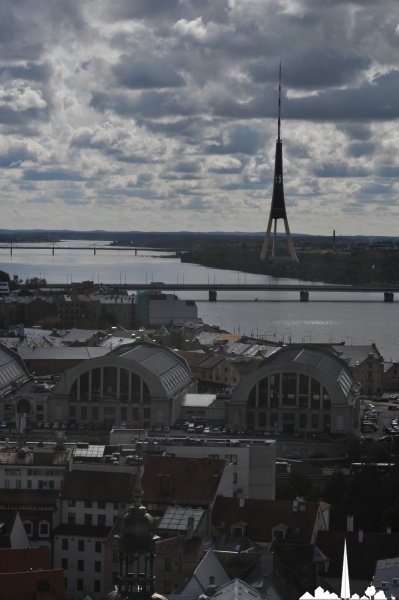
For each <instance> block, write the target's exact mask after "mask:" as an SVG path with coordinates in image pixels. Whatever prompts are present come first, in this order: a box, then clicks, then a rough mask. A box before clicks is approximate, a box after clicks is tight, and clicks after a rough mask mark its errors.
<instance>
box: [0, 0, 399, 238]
mask: <svg viewBox="0 0 399 600" xmlns="http://www.w3.org/2000/svg"><path fill="white" fill-rule="evenodd" d="M32 19H33V23H32ZM398 22H399V5H398V3H397V0H382V2H373V1H371V0H370V1H364V0H353V2H350V3H347V2H341V1H336V2H330V3H319V2H314V1H313V0H239V1H238V0H220V1H218V2H216V3H215V2H214V0H203V1H201V2H195V1H194V0H185V1H184V2H179V1H178V0H171V1H170V2H168V3H159V2H158V0H147V2H146V3H142V2H140V1H139V0H115V2H113V3H111V4H110V3H108V2H106V1H105V0H70V1H69V2H68V3H59V2H57V1H56V0H39V1H38V3H37V6H36V9H35V12H34V14H32V10H31V4H30V2H29V0H21V1H20V2H19V3H18V7H17V6H16V5H13V4H11V3H3V4H2V6H1V8H0V168H1V172H0V194H1V195H2V197H3V198H7V199H8V202H10V203H12V205H13V208H14V210H13V211H3V213H4V215H3V223H2V226H3V227H6V228H7V227H9V228H12V227H24V226H25V227H37V226H42V224H43V219H44V217H45V218H46V226H48V227H58V226H59V211H60V207H62V214H63V216H64V219H65V224H66V225H67V226H68V227H72V228H76V229H82V228H87V219H86V218H82V210H84V211H85V213H84V214H85V215H86V214H87V206H89V207H90V210H91V221H90V227H92V228H93V229H94V228H106V227H108V226H109V227H111V225H112V228H113V229H121V230H123V229H129V228H130V224H131V223H132V222H134V223H135V227H136V228H138V229H143V230H150V229H154V228H159V229H162V230H175V229H183V228H184V229H199V228H202V229H204V230H209V229H214V230H220V229H226V230H233V231H235V230H237V229H240V228H243V227H245V228H246V229H247V230H248V231H261V230H263V229H264V226H265V224H266V222H267V218H268V212H269V206H270V199H271V193H272V182H273V169H274V164H273V163H274V147H275V139H276V132H277V87H278V67H279V62H280V60H281V62H282V75H283V77H282V138H283V152H284V176H285V180H284V184H285V192H286V203H287V209H288V216H289V221H290V227H291V230H292V231H293V232H303V233H306V232H312V233H327V234H329V233H330V232H331V230H332V229H333V228H334V227H335V228H336V229H338V227H337V226H336V224H337V223H339V226H340V228H341V229H342V228H344V229H345V230H344V231H340V233H341V234H344V233H348V234H356V233H363V234H370V233H375V234H378V233H381V234H388V233H392V234H396V233H397V232H396V226H395V219H396V216H397V208H396V197H397V191H398V189H397V188H398V183H397V181H398V174H399V158H398V156H397V152H396V148H397V147H398V143H399V139H398V138H399V133H397V126H396V124H397V120H398V119H399V105H398V103H397V89H398V85H399V55H398V52H397V39H398V37H397V34H398V25H397V23H398ZM17 42H18V43H17ZM3 202H4V200H3ZM110 206H112V207H113V211H112V217H110V210H109V208H110ZM154 206H155V207H156V208H155V209H154V210H153V209H152V207H154ZM41 207H42V209H41ZM221 207H223V209H222V208H221ZM377 211H378V212H379V215H380V216H379V218H378V219H377V218H376V213H377ZM310 213H311V217H310V216H309V215H310ZM381 215H383V216H381ZM262 219H263V220H262ZM244 224H245V225H244ZM377 228H379V229H378V230H377Z"/></svg>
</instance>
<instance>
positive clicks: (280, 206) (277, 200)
mask: <svg viewBox="0 0 399 600" xmlns="http://www.w3.org/2000/svg"><path fill="white" fill-rule="evenodd" d="M280 134H281V62H280V68H279V78H278V121H277V140H276V155H275V161H274V184H273V196H272V204H271V207H270V215H269V221H268V224H267V229H266V235H265V241H264V242H263V247H262V251H261V253H260V258H261V260H264V259H265V258H266V254H267V248H268V246H269V240H270V232H271V229H272V224H273V222H274V231H273V245H272V258H274V257H275V255H276V246H277V244H276V239H277V220H278V219H283V221H284V227H285V237H286V240H287V246H288V250H289V253H290V257H291V260H294V261H295V262H298V257H297V255H296V252H295V248H294V244H293V242H292V238H291V233H290V228H289V225H288V219H287V211H286V208H285V200H284V185H283V142H282V140H281V137H280Z"/></svg>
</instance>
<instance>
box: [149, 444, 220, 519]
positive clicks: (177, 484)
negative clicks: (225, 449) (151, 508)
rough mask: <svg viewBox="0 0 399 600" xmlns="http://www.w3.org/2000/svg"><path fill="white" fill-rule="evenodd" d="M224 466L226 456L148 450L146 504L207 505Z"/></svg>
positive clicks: (216, 486)
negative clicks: (180, 454) (170, 453)
mask: <svg viewBox="0 0 399 600" xmlns="http://www.w3.org/2000/svg"><path fill="white" fill-rule="evenodd" d="M225 466H226V461H225V460H216V459H215V460H213V459H209V458H198V459H195V458H184V457H178V456H154V455H149V454H145V455H144V475H143V490H144V495H143V504H144V505H146V506H147V505H148V504H164V505H165V504H166V505H171V504H172V505H173V504H178V505H181V506H197V507H200V506H203V507H206V508H208V506H209V504H210V503H211V502H213V500H214V498H215V495H216V493H217V489H218V486H219V483H220V479H221V477H222V475H223V471H224V468H225Z"/></svg>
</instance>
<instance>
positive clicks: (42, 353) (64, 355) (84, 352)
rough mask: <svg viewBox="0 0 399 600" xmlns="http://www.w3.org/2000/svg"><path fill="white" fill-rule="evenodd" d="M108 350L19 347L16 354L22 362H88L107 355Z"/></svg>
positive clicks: (68, 347)
mask: <svg viewBox="0 0 399 600" xmlns="http://www.w3.org/2000/svg"><path fill="white" fill-rule="evenodd" d="M109 352H110V349H109V348H96V347H94V348H91V347H86V346H77V347H74V346H66V347H64V346H61V347H59V348H36V347H33V348H27V347H25V346H20V347H19V348H18V354H19V356H20V357H21V358H22V359H23V360H88V359H90V358H99V357H100V356H105V355H106V354H109Z"/></svg>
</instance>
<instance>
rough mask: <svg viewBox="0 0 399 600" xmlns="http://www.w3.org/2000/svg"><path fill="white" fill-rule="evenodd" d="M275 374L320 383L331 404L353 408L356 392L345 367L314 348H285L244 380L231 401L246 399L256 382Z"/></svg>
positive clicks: (321, 350) (326, 352)
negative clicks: (295, 374)
mask: <svg viewBox="0 0 399 600" xmlns="http://www.w3.org/2000/svg"><path fill="white" fill-rule="evenodd" d="M276 373H299V374H304V375H307V376H309V377H312V378H314V379H316V380H317V381H320V382H321V383H322V384H323V385H324V387H325V388H326V390H327V391H328V393H329V395H330V398H331V402H332V404H348V405H349V404H352V403H353V400H354V397H355V396H356V393H357V390H358V384H357V383H356V381H355V379H354V378H353V375H352V373H351V371H350V369H349V367H348V365H347V363H346V362H345V361H344V360H342V359H341V358H338V357H337V356H335V355H334V354H332V353H331V352H329V351H327V350H324V349H322V348H317V347H316V346H287V347H283V348H280V349H279V350H277V351H276V352H274V353H273V354H272V355H270V356H268V357H267V358H265V360H264V361H262V363H261V364H260V365H259V368H258V369H257V370H256V371H255V372H254V373H252V374H251V375H249V376H248V377H246V378H245V379H243V380H242V381H241V382H240V383H239V385H238V386H237V388H236V390H235V392H234V394H233V398H232V401H234V399H235V398H236V399H237V400H236V401H238V399H239V398H240V397H245V398H247V397H248V395H249V393H250V391H251V389H252V388H253V386H254V385H255V384H256V383H257V382H258V381H260V380H261V379H263V378H265V377H267V376H269V375H273V374H276Z"/></svg>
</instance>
